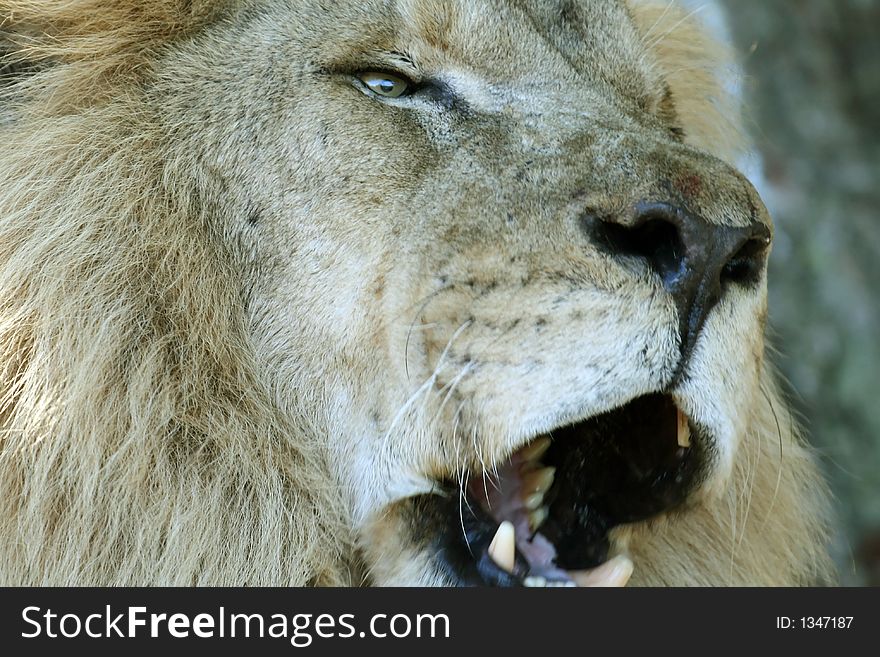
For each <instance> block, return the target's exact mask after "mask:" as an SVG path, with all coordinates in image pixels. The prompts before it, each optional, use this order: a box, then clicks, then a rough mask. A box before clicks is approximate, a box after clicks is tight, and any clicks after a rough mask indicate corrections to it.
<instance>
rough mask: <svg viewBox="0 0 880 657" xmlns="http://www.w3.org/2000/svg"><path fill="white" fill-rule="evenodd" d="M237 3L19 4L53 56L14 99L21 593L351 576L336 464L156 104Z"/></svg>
mask: <svg viewBox="0 0 880 657" xmlns="http://www.w3.org/2000/svg"><path fill="white" fill-rule="evenodd" d="M217 4H220V3H207V2H193V3H188V2H157V1H153V2H124V1H116V2H101V1H99V0H77V1H69V0H68V1H64V2H27V1H23V2H2V3H0V15H2V18H3V29H4V30H5V31H6V32H7V34H9V35H10V37H9V38H8V39H7V41H8V42H14V43H16V44H17V46H18V47H19V48H20V49H19V50H18V51H16V53H15V54H14V55H13V57H18V58H21V59H27V60H28V61H30V62H37V63H40V62H52V66H51V67H49V68H47V69H46V70H45V71H43V72H39V73H36V74H35V75H34V76H32V77H30V78H28V79H26V80H24V82H22V83H21V84H19V85H17V86H13V87H12V89H11V90H7V91H6V93H5V95H4V96H3V98H2V101H0V102H6V103H8V104H11V105H12V106H13V107H17V108H18V109H20V115H19V116H18V118H17V119H16V120H15V121H14V122H12V123H11V124H10V125H6V126H5V127H4V126H3V124H2V122H0V139H2V142H3V144H4V148H3V149H2V151H0V176H2V179H3V180H4V181H5V182H4V185H3V187H2V192H0V297H2V298H0V426H2V428H0V431H2V433H0V499H2V502H0V551H2V552H3V554H4V559H3V566H0V581H3V582H4V583H5V584H7V585H9V584H32V585H36V584H55V585H69V584H77V583H80V584H81V583H83V582H102V583H105V584H137V583H141V584H143V583H158V584H180V585H191V584H228V585H236V584H279V583H284V584H304V583H307V582H322V583H339V582H342V581H346V580H345V579H344V577H345V575H344V574H341V573H339V572H336V570H334V568H338V564H339V562H340V560H342V559H343V558H344V554H345V552H344V549H345V548H344V546H343V545H342V543H341V541H342V540H343V539H342V538H341V537H345V535H346V534H345V531H344V530H343V528H341V527H340V526H339V525H338V519H337V518H338V516H337V512H338V509H337V504H338V501H337V499H336V496H335V495H333V494H332V491H328V490H327V489H328V486H327V475H326V471H325V470H323V469H322V468H321V459H322V453H321V452H320V450H318V449H313V448H311V447H310V446H309V445H308V444H307V443H306V442H305V441H303V440H299V439H296V438H295V437H297V436H300V435H303V433H304V431H305V427H299V426H290V425H289V424H288V423H286V422H285V420H284V419H283V418H280V417H279V416H278V414H277V413H276V412H275V411H273V407H272V404H271V403H270V401H269V399H268V397H267V392H266V390H265V386H264V385H263V382H262V381H261V380H260V375H259V373H258V372H259V369H258V368H257V366H256V356H255V354H254V353H253V350H252V347H251V345H250V344H249V342H248V339H247V335H246V332H245V326H244V322H245V313H244V309H243V302H242V298H241V296H242V293H241V290H240V289H239V288H238V287H236V284H235V283H234V282H233V281H234V280H235V277H234V270H235V264H234V262H233V259H232V258H231V257H230V256H229V254H228V253H227V252H226V251H225V247H224V244H223V241H222V239H221V236H220V235H219V234H218V230H217V228H216V227H215V226H212V225H211V223H210V221H209V220H208V218H207V217H206V213H205V211H204V207H203V204H202V203H201V202H200V200H199V196H198V191H197V190H196V189H195V188H193V187H192V186H191V185H188V184H187V182H186V180H187V177H186V176H183V175H178V174H177V173H175V171H174V166H175V163H174V162H168V161H166V160H165V159H164V158H163V136H162V135H161V134H160V133H159V131H158V130H157V129H156V123H155V120H154V117H151V116H150V114H149V113H148V112H147V111H146V110H145V109H143V107H142V106H141V105H140V104H139V103H138V100H137V99H138V93H139V90H138V88H137V84H136V79H137V76H139V75H141V74H143V71H142V70H141V69H142V67H143V66H145V65H146V62H147V61H148V59H149V53H150V51H151V49H152V48H154V47H155V46H156V44H158V43H159V42H160V41H161V40H163V39H166V38H168V37H173V36H174V35H177V34H180V33H182V31H184V30H186V29H189V27H190V26H191V25H193V24H194V23H193V21H195V20H202V19H203V18H204V17H205V16H206V15H208V14H209V13H210V11H209V10H210V9H213V8H214V6H215V5H217ZM186 7H188V9H184V8H186ZM133 19H134V20H133ZM25 28H26V29H25ZM13 30H15V31H13ZM33 35H37V36H33ZM110 78H113V79H112V84H111V80H110ZM102 80H103V81H104V82H105V83H106V89H107V90H108V91H107V92H104V91H101V88H102V87H101V85H100V84H99V82H100V81H102ZM111 87H112V91H113V93H112V95H111V94H110V93H109V89H110V88H111ZM86 106H87V107H86ZM328 564H329V565H328Z"/></svg>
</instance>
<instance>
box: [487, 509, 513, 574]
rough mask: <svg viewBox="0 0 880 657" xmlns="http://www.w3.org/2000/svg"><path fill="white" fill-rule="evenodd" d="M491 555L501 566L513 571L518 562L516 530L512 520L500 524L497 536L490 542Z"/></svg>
mask: <svg viewBox="0 0 880 657" xmlns="http://www.w3.org/2000/svg"><path fill="white" fill-rule="evenodd" d="M489 556H490V557H492V561H494V562H495V563H496V564H498V567H499V568H503V569H504V570H506V571H507V572H509V573H512V572H513V566H514V564H515V563H516V530H515V529H514V528H513V523H512V522H510V521H508V520H505V521H504V522H502V523H501V524H500V525H498V531H497V532H495V538H493V539H492V542H491V543H490V544H489Z"/></svg>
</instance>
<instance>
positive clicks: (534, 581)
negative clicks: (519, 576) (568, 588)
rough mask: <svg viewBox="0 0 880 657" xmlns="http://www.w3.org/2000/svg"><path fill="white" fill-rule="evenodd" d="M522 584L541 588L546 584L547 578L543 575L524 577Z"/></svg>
mask: <svg viewBox="0 0 880 657" xmlns="http://www.w3.org/2000/svg"><path fill="white" fill-rule="evenodd" d="M523 586H528V587H529V588H543V587H545V586H547V579H546V578H544V577H526V578H525V579H524V580H523Z"/></svg>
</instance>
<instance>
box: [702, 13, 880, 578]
mask: <svg viewBox="0 0 880 657" xmlns="http://www.w3.org/2000/svg"><path fill="white" fill-rule="evenodd" d="M685 4H687V5H688V6H689V8H690V9H693V10H694V11H696V12H698V16H699V17H700V18H701V19H702V20H703V21H704V22H706V23H708V24H710V25H712V26H713V27H714V28H715V29H716V30H718V31H719V32H720V33H721V34H722V35H723V36H724V37H725V38H727V39H728V40H729V41H730V42H731V43H732V44H733V46H734V48H735V50H736V53H737V56H738V60H739V62H740V65H741V66H742V69H743V71H742V72H743V77H742V79H741V80H740V90H741V93H742V95H743V100H744V103H745V106H746V108H747V113H746V128H747V130H748V132H749V133H750V136H751V138H752V140H753V143H754V146H755V151H756V153H755V157H754V158H753V160H752V161H751V163H750V164H749V166H747V167H746V168H747V172H748V174H749V175H750V177H752V178H753V181H754V182H755V183H756V185H757V186H758V188H759V190H760V191H761V193H762V195H763V196H764V200H765V202H766V203H767V205H768V207H769V208H770V211H771V213H772V214H773V216H774V218H775V221H776V227H777V237H776V242H775V246H774V251H773V255H772V258H771V265H770V322H771V326H772V331H771V340H772V343H773V344H774V345H775V346H776V347H777V348H778V350H779V353H778V354H777V355H776V356H775V361H776V363H777V365H778V366H779V368H780V369H781V370H782V373H783V374H784V376H785V377H786V378H787V379H788V381H789V382H790V385H791V388H792V393H791V401H792V404H793V406H794V408H795V410H796V411H797V412H799V413H800V414H801V415H802V417H803V424H804V425H805V426H806V427H807V430H808V432H809V438H810V441H811V442H812V443H813V445H815V447H816V448H817V450H818V451H819V452H820V454H821V458H822V465H823V467H824V469H825V472H826V474H827V476H828V478H829V481H830V483H831V487H832V490H833V492H834V495H835V510H836V512H837V522H838V527H837V531H836V534H835V540H834V545H833V550H834V554H835V557H836V559H837V562H838V566H839V568H840V575H841V583H842V584H849V585H875V586H876V585H880V0H685Z"/></svg>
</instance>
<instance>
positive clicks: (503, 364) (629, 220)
mask: <svg viewBox="0 0 880 657" xmlns="http://www.w3.org/2000/svg"><path fill="white" fill-rule="evenodd" d="M303 5H304V6H305V7H306V8H305V9H303V10H301V11H300V14H299V15H298V16H297V17H292V16H290V15H289V13H288V12H289V9H288V8H287V5H286V3H281V2H279V3H267V6H266V7H265V8H263V9H261V10H260V11H259V12H255V13H249V14H242V15H241V16H240V17H239V18H238V19H237V20H238V21H239V22H242V21H243V22H245V23H247V25H242V24H235V25H233V26H232V27H230V28H229V30H228V32H227V33H221V32H215V33H213V34H212V36H211V37H210V40H204V41H203V42H200V43H195V44H193V45H192V47H191V49H190V50H187V49H181V50H179V51H178V52H177V53H176V54H174V55H172V57H175V58H177V60H176V63H175V67H174V70H175V76H176V79H174V80H170V79H169V80H166V81H165V86H166V88H167V87H172V86H175V85H181V87H180V89H178V90H177V93H176V97H177V98H182V99H184V101H183V102H182V103H181V106H183V105H187V106H190V105H192V106H197V107H199V108H201V113H200V117H201V118H200V126H201V130H203V131H210V132H211V136H212V139H211V140H203V141H204V142H208V141H210V143H211V144H213V146H212V148H211V149H206V150H205V151H204V152H203V153H199V157H200V159H201V161H202V162H203V165H204V167H205V171H206V177H212V179H213V180H215V181H220V182H221V183H222V190H223V191H222V194H219V193H218V197H222V198H218V200H217V201H216V203H217V205H218V207H222V208H223V212H225V214H226V216H228V217H229V222H230V223H229V226H231V227H228V228H227V230H228V232H229V234H230V236H231V237H230V240H231V241H232V242H234V243H235V245H236V248H237V249H238V250H239V252H240V257H241V259H242V262H243V263H245V266H246V268H247V271H248V272H249V274H248V276H249V283H248V286H247V287H248V289H247V298H248V308H249V312H250V319H251V332H252V336H253V340H254V342H255V343H256V345H257V351H258V352H259V353H261V354H263V359H264V368H265V372H266V376H267V378H268V380H269V381H270V385H271V387H272V390H273V391H274V393H275V397H276V400H277V403H278V404H279V406H280V407H282V408H283V409H285V411H286V412H288V413H289V414H290V415H291V416H292V417H296V418H299V420H298V421H299V422H300V423H301V424H304V425H306V426H305V428H306V429H307V431H308V432H309V435H311V436H313V437H314V440H316V441H321V442H323V443H324V444H325V445H326V448H327V450H328V452H329V454H330V456H331V459H330V461H331V463H332V464H333V468H334V473H333V474H334V476H335V478H336V480H337V481H338V485H339V487H340V491H341V495H343V496H344V497H345V498H346V500H347V503H348V505H349V507H350V515H351V525H352V528H353V530H354V531H355V532H356V534H357V536H358V540H359V542H360V544H361V546H362V548H363V551H364V554H365V559H366V565H367V567H368V568H369V570H370V572H371V575H372V578H373V580H374V581H376V582H377V583H385V584H387V583H394V584H413V583H418V584H462V583H493V584H518V583H523V582H526V581H528V582H529V583H536V582H537V583H543V582H547V581H549V582H551V583H570V582H571V578H572V576H571V575H569V573H570V572H571V571H583V570H588V569H591V568H595V567H597V566H599V565H600V564H602V563H604V562H606V560H608V559H609V557H611V556H613V555H614V554H615V553H617V552H619V551H621V550H623V549H624V547H623V546H622V544H621V543H620V541H618V540H616V538H615V537H617V536H618V534H619V533H620V532H619V531H617V530H616V528H619V527H624V526H629V525H631V524H632V523H639V522H642V521H646V520H649V519H652V518H655V517H657V516H658V515H663V514H666V513H668V512H670V511H672V510H673V509H680V510H682V511H683V512H684V513H687V510H688V509H689V508H690V507H691V506H693V505H699V504H709V503H711V497H712V493H713V492H715V491H718V490H721V489H723V488H724V486H725V482H726V481H727V478H728V476H729V474H730V472H731V469H732V467H733V464H734V462H735V460H736V458H737V447H738V444H739V443H740V442H741V440H742V439H743V436H744V435H745V434H746V432H747V431H748V429H749V427H748V426H747V419H746V418H748V417H749V409H750V408H751V406H752V405H753V404H754V403H755V400H756V397H757V396H758V395H759V394H760V393H759V386H760V372H761V370H762V354H763V342H762V333H763V322H764V316H765V298H766V295H765V260H766V257H767V252H768V247H769V244H770V236H771V232H770V231H771V229H770V219H769V217H768V215H767V212H766V210H765V209H764V207H763V205H762V203H761V201H760V199H759V198H758V196H757V194H756V193H755V191H754V189H753V188H752V187H751V185H750V184H749V183H748V182H747V181H746V180H745V179H744V178H743V176H741V175H740V174H739V173H737V172H736V171H735V170H734V169H732V168H731V167H730V166H728V165H727V164H725V163H724V162H722V161H721V160H719V159H716V158H715V157H713V156H711V155H710V154H708V153H707V152H705V151H703V150H701V149H699V148H697V147H696V146H695V145H694V143H692V140H691V138H690V135H689V126H688V125H687V123H686V122H685V121H684V120H683V119H682V115H681V113H680V112H679V111H678V102H679V100H680V99H679V98H677V97H676V96H675V93H674V91H673V90H671V89H670V87H669V85H668V84H667V81H666V80H665V79H664V77H663V75H662V74H661V73H660V72H659V71H660V70H661V69H660V67H659V65H658V63H657V61H656V54H655V53H653V52H652V51H651V50H650V49H649V48H648V45H646V44H647V43H648V41H649V39H648V38H647V37H646V35H645V34H643V33H642V32H641V31H640V30H639V28H638V27H637V25H636V23H635V22H634V20H633V18H632V15H631V11H630V8H629V7H627V6H626V5H625V4H624V3H623V2H621V1H620V0H580V1H577V2H573V1H565V2H562V1H560V2H543V1H542V2H537V1H535V2H531V1H530V2H509V1H507V0H494V1H490V0H479V1H474V2H468V3H457V2H444V1H442V0H397V1H396V2H394V3H391V5H392V6H393V11H389V9H388V5H389V3H387V2H380V1H378V0H377V1H375V2H373V1H370V0H362V1H358V2H340V3H333V4H332V5H331V6H329V7H328V6H327V3H318V2H305V3H303ZM304 15H305V16H306V19H303V16H304ZM309 17H311V18H309ZM248 25H251V26H253V27H254V28H255V29H256V28H257V27H258V31H259V33H260V34H261V35H262V38H261V39H260V40H259V41H258V42H257V41H251V40H249V38H248V36H247V35H248V34H250V33H252V31H251V30H249V29H247V27H248ZM243 28H244V29H243ZM230 54H234V59H235V61H236V67H235V68H234V70H233V71H231V72H230V70H229V69H228V68H227V64H224V70H225V71H226V72H225V73H224V75H225V76H227V79H207V78H205V77H204V76H201V77H200V76H197V75H196V73H195V71H202V70H204V69H205V60H206V59H210V60H211V61H212V62H213V61H214V60H216V59H224V60H226V58H227V57H229V56H230ZM188 65H189V68H187V66H188ZM189 73H191V75H188V74H189ZM187 96H189V97H188V98H187ZM206 99H207V100H206ZM208 101H210V102H208ZM174 111H175V109H174V108H173V107H172V108H170V109H169V112H170V113H171V114H173V113H174ZM192 114H194V112H192V111H190V112H189V114H188V116H191V115H192ZM245 116H246V117H247V120H246V121H245V120H239V119H241V118H242V117H245ZM218 145H219V146H218ZM502 521H508V522H509V523H511V524H512V525H513V527H514V531H515V539H514V540H515V544H516V553H515V560H514V562H513V563H512V564H510V565H509V566H508V567H507V568H501V567H499V565H498V563H497V559H493V558H491V557H489V555H488V549H489V544H490V542H491V540H492V538H493V536H495V534H496V529H497V528H498V526H499V523H501V522H502ZM636 567H638V564H636Z"/></svg>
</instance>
